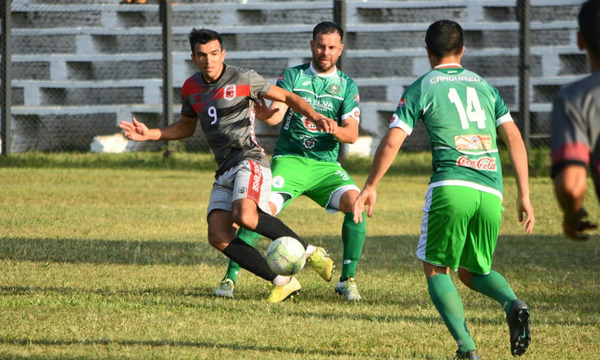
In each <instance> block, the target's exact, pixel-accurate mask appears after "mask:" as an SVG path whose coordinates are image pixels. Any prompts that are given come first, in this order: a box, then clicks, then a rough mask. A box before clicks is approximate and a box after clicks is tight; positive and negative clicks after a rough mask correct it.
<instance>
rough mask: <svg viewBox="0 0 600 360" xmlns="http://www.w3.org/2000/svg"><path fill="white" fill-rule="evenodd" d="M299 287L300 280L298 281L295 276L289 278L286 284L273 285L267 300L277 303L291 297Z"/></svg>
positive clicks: (298, 290)
mask: <svg viewBox="0 0 600 360" xmlns="http://www.w3.org/2000/svg"><path fill="white" fill-rule="evenodd" d="M301 288H302V286H300V282H298V280H296V278H295V277H293V278H290V282H288V283H287V284H285V285H279V286H275V287H274V288H273V290H271V295H269V302H271V303H278V302H282V301H283V300H285V299H288V298H292V297H294V295H296V294H297V293H299V292H300V289H301Z"/></svg>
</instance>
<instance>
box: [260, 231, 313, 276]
mask: <svg viewBox="0 0 600 360" xmlns="http://www.w3.org/2000/svg"><path fill="white" fill-rule="evenodd" d="M305 252H306V250H305V249H304V246H302V244H301V243H300V241H298V240H297V239H294V238H293V237H289V236H282V237H280V238H279V239H276V240H275V241H273V242H272V243H271V245H269V248H268V249H267V264H269V267H270V268H271V270H273V272H274V273H276V274H278V275H285V276H289V275H294V274H296V273H297V272H299V271H300V270H302V268H303V267H304V264H305V263H306V255H305Z"/></svg>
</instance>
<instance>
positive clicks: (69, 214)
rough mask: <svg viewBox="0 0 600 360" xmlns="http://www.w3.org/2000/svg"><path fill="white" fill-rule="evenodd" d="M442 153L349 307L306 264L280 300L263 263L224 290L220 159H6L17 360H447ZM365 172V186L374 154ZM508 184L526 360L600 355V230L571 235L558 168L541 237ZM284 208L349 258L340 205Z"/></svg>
mask: <svg viewBox="0 0 600 360" xmlns="http://www.w3.org/2000/svg"><path fill="white" fill-rule="evenodd" d="M540 158H542V159H543V157H540ZM428 161H429V157H428V156H427V155H426V154H401V156H399V157H398V161H397V163H395V165H394V167H393V168H392V170H391V171H390V174H388V175H387V176H386V177H385V178H384V180H383V181H382V183H381V185H380V187H379V193H378V194H379V197H378V203H377V207H376V210H375V214H374V216H373V218H371V219H369V220H368V223H367V230H368V238H367V242H366V244H365V249H364V253H363V258H362V260H361V262H360V265H359V270H358V281H359V286H360V290H361V293H362V295H363V298H364V301H363V302H362V303H360V304H350V303H347V302H345V301H344V300H343V299H341V298H340V297H338V296H337V295H336V294H335V293H334V291H333V284H332V283H324V282H323V281H322V280H320V278H319V277H318V276H317V275H316V274H315V273H314V272H311V271H310V270H308V269H307V270H306V271H303V272H302V273H300V274H299V276H298V278H299V280H300V282H301V283H302V285H303V291H302V293H301V294H300V295H299V296H298V297H296V298H295V299H294V301H291V302H284V303H281V304H275V305H272V304H269V303H267V302H266V300H265V299H266V297H267V295H268V292H269V289H270V285H269V284H267V283H265V282H264V281H263V280H260V279H258V278H255V277H254V276H251V275H250V274H248V273H247V272H244V273H242V275H241V276H240V281H239V283H238V287H237V289H236V292H235V299H234V300H227V299H217V298H215V297H214V296H213V295H212V294H213V291H214V288H215V286H216V285H217V283H218V281H219V280H220V279H221V277H222V275H223V273H224V270H225V264H226V260H225V257H224V256H223V255H221V254H220V253H219V252H218V251H217V250H215V249H213V248H212V247H211V246H210V245H209V244H208V242H207V240H206V221H205V215H206V214H205V212H206V206H207V202H208V197H209V192H210V189H211V187H212V182H213V169H214V165H212V159H211V158H210V156H207V155H190V154H179V153H178V154H175V155H174V156H172V157H170V158H169V159H166V160H165V159H163V158H162V156H161V154H124V155H93V154H55V155H44V154H35V153H33V154H18V155H15V156H11V157H9V158H0V181H1V184H2V186H1V187H0V229H2V230H1V233H0V274H2V275H1V277H0V358H14V359H25V358H27V359H107V358H113V359H117V358H118V359H124V358H125V359H128V358H130V359H148V358H177V359H182V358H195V359H227V358H231V359H242V358H243V359H279V358H286V359H325V358H327V359H348V358H355V359H367V358H372V359H375V358H377V359H381V358H383V359H440V360H441V359H447V358H449V357H450V356H451V355H452V354H453V353H454V351H455V348H456V345H455V344H454V342H453V340H452V338H451V336H450V335H449V333H448V332H447V330H446V328H445V326H444V325H443V323H442V321H441V319H440V317H439V315H438V314H437V312H436V310H435V309H434V308H433V306H432V305H431V302H430V300H429V297H428V294H427V290H426V284H425V279H424V276H423V274H422V270H421V264H420V262H419V261H418V260H417V259H416V257H415V255H414V252H415V250H416V244H417V238H418V232H419V227H420V220H421V208H422V206H423V195H424V192H425V189H426V187H427V181H428V170H429V166H430V165H429V163H428ZM544 161H545V160H544ZM540 162H542V161H540ZM348 167H349V168H350V169H351V170H352V173H353V176H354V178H355V180H356V181H357V182H358V183H359V185H362V183H363V182H364V179H365V177H366V172H365V171H366V170H365V169H368V161H365V160H360V159H349V160H348ZM538 170H539V171H540V172H541V173H542V174H543V171H544V169H543V168H542V167H541V166H540V167H539V168H538ZM532 172H533V171H532ZM406 174H409V175H406ZM505 183H506V189H505V199H504V207H505V211H504V214H503V223H502V228H501V236H500V239H499V244H498V248H497V251H496V254H495V265H494V268H495V269H496V270H497V271H499V272H501V273H503V274H504V275H505V276H506V277H507V279H508V280H509V282H510V283H511V285H512V286H513V288H514V290H515V292H516V293H517V295H518V296H519V297H521V298H522V299H524V300H525V301H527V303H528V304H529V305H530V306H531V308H532V329H533V343H532V345H531V347H530V349H529V350H528V352H527V354H526V355H525V356H524V358H525V359H536V360H537V359H544V360H546V359H557V360H558V359H560V360H562V359H593V358H597V356H598V353H600V332H599V331H598V328H599V326H600V320H599V319H600V305H599V302H598V294H599V293H600V275H599V272H600V246H599V245H600V243H599V240H600V238H599V235H598V234H595V235H593V236H592V238H591V239H590V241H588V242H585V243H574V242H571V241H569V240H566V239H565V238H564V237H563V236H562V235H561V230H560V222H561V219H560V215H561V214H560V211H559V210H558V207H557V205H556V200H555V198H554V195H553V193H552V182H551V180H550V179H549V178H548V177H547V176H545V175H544V176H540V177H535V178H532V180H531V183H532V196H533V199H532V200H533V203H534V206H535V208H536V218H537V223H536V228H535V229H534V234H533V235H529V236H527V235H525V234H524V231H523V230H522V229H521V228H520V226H519V224H518V221H517V219H516V214H515V210H514V202H515V193H516V190H515V187H514V181H513V180H512V179H511V178H507V179H506V181H505ZM590 187H591V182H590ZM588 196H589V198H588V201H587V206H588V210H589V212H590V214H592V217H593V218H594V220H596V221H598V220H600V219H599V216H598V214H600V207H599V206H598V202H597V201H596V199H595V194H593V193H592V191H591V189H590V192H589V194H588ZM281 218H282V219H283V220H284V221H285V222H286V223H288V224H289V225H290V226H291V227H292V228H293V229H295V230H296V231H297V232H299V233H300V234H301V235H303V236H304V237H305V239H306V240H308V241H309V242H311V243H314V244H318V245H323V246H325V247H326V248H327V249H328V250H329V251H330V253H331V255H332V257H333V258H334V259H335V260H336V261H337V262H338V263H339V262H340V261H341V258H340V257H341V240H340V236H339V232H340V225H341V221H342V215H341V214H327V213H326V212H324V211H323V210H322V209H320V208H319V207H318V206H316V205H315V204H313V203H312V202H310V201H309V200H307V199H305V198H299V199H298V200H297V201H296V202H295V203H294V204H293V205H291V206H290V207H289V208H288V209H287V210H286V211H285V212H284V213H283V214H282V215H281ZM267 245H268V242H267V241H261V243H260V247H261V250H264V249H265V248H266V246H267ZM455 280H456V281H455V282H456V283H457V288H458V290H459V292H460V294H461V296H462V298H463V301H464V304H465V309H466V314H467V321H468V324H469V329H470V332H471V334H472V335H473V337H474V339H475V342H476V344H477V345H478V348H479V350H480V353H481V355H482V358H483V359H495V360H496V359H511V358H512V357H511V356H510V354H509V344H508V333H507V327H506V325H505V320H504V316H503V313H502V312H501V310H500V307H499V305H497V304H496V303H494V302H493V301H492V300H490V299H488V298H485V297H483V296H481V295H479V294H476V293H473V292H471V291H469V290H468V289H466V287H464V286H463V285H461V284H459V282H458V280H457V278H456V277H455Z"/></svg>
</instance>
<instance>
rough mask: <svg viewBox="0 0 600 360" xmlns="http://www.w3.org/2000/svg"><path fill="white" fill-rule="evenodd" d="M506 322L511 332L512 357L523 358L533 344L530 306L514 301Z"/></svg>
mask: <svg viewBox="0 0 600 360" xmlns="http://www.w3.org/2000/svg"><path fill="white" fill-rule="evenodd" d="M506 321H507V322H508V328H509V330H510V353H511V354H512V356H521V355H523V354H524V353H525V351H526V350H527V347H528V346H529V343H530V342H531V332H530V331H529V306H527V304H525V303H524V302H523V301H521V300H515V301H513V303H512V306H511V308H510V311H509V312H508V315H506Z"/></svg>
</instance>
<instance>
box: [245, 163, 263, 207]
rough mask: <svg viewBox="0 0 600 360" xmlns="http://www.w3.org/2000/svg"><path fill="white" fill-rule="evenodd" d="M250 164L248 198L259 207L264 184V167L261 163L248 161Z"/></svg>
mask: <svg viewBox="0 0 600 360" xmlns="http://www.w3.org/2000/svg"><path fill="white" fill-rule="evenodd" d="M248 164H250V172H251V173H252V175H250V180H249V182H248V196H247V198H248V199H250V200H252V201H254V202H255V203H256V204H257V205H258V204H260V191H261V189H262V184H263V179H264V178H263V176H262V167H261V166H260V163H259V162H256V161H253V160H248Z"/></svg>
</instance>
